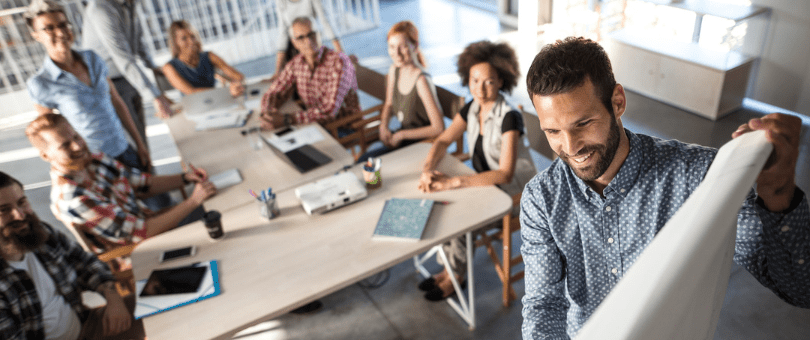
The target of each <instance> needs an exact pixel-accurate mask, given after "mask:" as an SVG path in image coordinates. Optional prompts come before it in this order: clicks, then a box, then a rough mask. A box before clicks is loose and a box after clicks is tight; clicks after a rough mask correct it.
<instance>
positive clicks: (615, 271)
mask: <svg viewBox="0 0 810 340" xmlns="http://www.w3.org/2000/svg"><path fill="white" fill-rule="evenodd" d="M610 272H611V273H613V274H616V273H618V272H619V270H618V269H616V268H613V269H611V270H610Z"/></svg>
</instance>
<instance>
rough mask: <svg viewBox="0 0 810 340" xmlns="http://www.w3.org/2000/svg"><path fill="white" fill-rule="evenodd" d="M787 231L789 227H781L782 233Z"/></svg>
mask: <svg viewBox="0 0 810 340" xmlns="http://www.w3.org/2000/svg"><path fill="white" fill-rule="evenodd" d="M788 230H790V227H788V226H783V227H782V232H786V231H788Z"/></svg>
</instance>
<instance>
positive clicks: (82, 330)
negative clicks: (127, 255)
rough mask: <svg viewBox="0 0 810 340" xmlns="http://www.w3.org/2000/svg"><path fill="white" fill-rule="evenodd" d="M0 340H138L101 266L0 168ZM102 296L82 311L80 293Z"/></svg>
mask: <svg viewBox="0 0 810 340" xmlns="http://www.w3.org/2000/svg"><path fill="white" fill-rule="evenodd" d="M0 273H1V274H0V292H3V293H2V294H0V339H7V340H17V339H19V340H23V339H101V338H104V337H111V336H115V338H117V339H143V338H144V330H143V323H142V322H141V321H134V320H133V319H132V310H133V309H134V306H135V304H134V302H135V301H134V299H133V298H132V297H133V296H132V295H130V296H128V298H126V299H124V298H122V297H121V296H120V295H118V291H117V290H116V289H115V281H114V278H113V276H112V274H111V273H110V269H109V268H108V267H107V265H106V264H104V263H103V262H101V261H99V260H98V258H96V257H95V256H93V255H92V254H90V253H88V252H85V251H84V249H82V248H81V247H80V246H79V245H78V244H76V243H75V242H73V241H71V240H70V239H68V237H66V236H65V235H64V234H62V233H60V232H58V231H56V230H54V229H53V227H51V226H50V225H48V224H47V223H44V222H41V221H40V220H39V218H37V215H36V214H35V213H34V210H33V209H32V208H31V204H30V203H29V201H28V198H26V196H25V191H23V187H22V184H20V182H19V181H17V180H16V179H14V178H13V177H11V176H9V175H7V174H5V173H3V172H0ZM83 290H94V291H97V292H99V293H101V294H103V295H104V297H105V299H106V300H107V305H106V306H105V307H102V308H99V309H94V310H88V309H87V308H85V307H84V306H83V305H82V301H81V292H82V291H83Z"/></svg>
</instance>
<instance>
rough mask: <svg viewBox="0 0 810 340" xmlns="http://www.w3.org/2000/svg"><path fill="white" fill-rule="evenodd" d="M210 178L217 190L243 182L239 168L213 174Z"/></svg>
mask: <svg viewBox="0 0 810 340" xmlns="http://www.w3.org/2000/svg"><path fill="white" fill-rule="evenodd" d="M208 180H209V181H211V183H213V184H214V186H215V187H216V188H217V190H222V189H225V188H227V187H231V186H234V185H237V184H239V183H242V174H241V173H240V172H239V169H236V168H234V169H230V170H225V171H223V172H220V173H218V174H216V175H213V176H211V177H209V178H208Z"/></svg>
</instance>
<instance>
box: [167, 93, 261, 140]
mask: <svg viewBox="0 0 810 340" xmlns="http://www.w3.org/2000/svg"><path fill="white" fill-rule="evenodd" d="M180 102H181V103H182V105H183V112H184V113H185V115H186V118H187V119H188V120H191V121H193V122H195V123H197V126H196V129H197V130H198V131H200V130H210V129H219V128H229V127H240V126H243V125H245V122H246V121H247V117H248V115H249V114H250V110H249V109H246V108H245V106H244V105H243V103H242V101H241V100H240V99H237V98H234V97H232V96H231V92H230V90H229V89H228V88H214V89H210V90H207V91H202V92H195V93H192V94H189V95H186V96H183V98H181V99H180Z"/></svg>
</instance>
